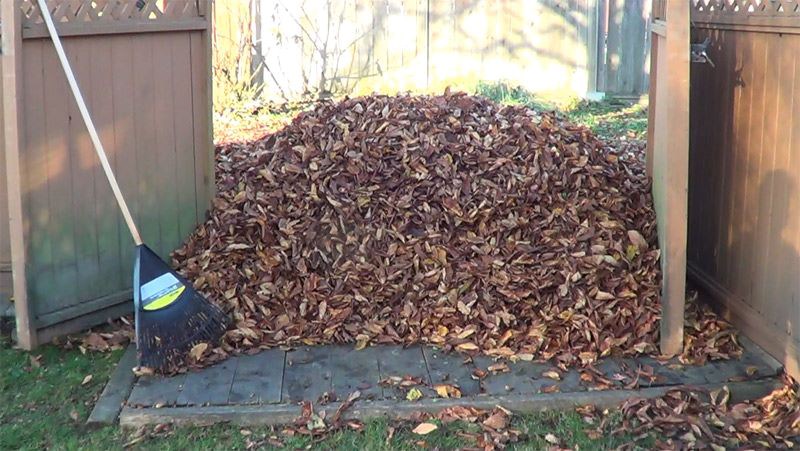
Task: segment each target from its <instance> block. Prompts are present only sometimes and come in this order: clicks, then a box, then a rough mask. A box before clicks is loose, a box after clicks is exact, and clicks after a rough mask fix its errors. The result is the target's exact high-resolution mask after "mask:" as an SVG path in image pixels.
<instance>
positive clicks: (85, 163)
mask: <svg viewBox="0 0 800 451" xmlns="http://www.w3.org/2000/svg"><path fill="white" fill-rule="evenodd" d="M70 43H71V44H73V46H72V48H71V49H70V50H71V52H70V54H69V55H70V56H69V58H70V60H71V61H70V62H71V64H72V65H73V71H74V73H75V77H76V79H77V80H78V85H79V86H80V89H81V92H82V94H83V97H84V99H85V101H86V103H87V108H89V114H92V115H93V116H94V117H97V116H98V112H96V111H95V109H94V108H93V106H94V105H93V102H92V100H93V98H95V97H99V93H98V95H97V96H96V95H94V91H95V89H92V88H93V87H94V86H97V85H96V84H94V83H93V80H92V59H93V57H92V55H93V53H94V52H93V49H92V46H91V38H88V39H87V38H83V37H82V38H76V39H74V40H71V41H70ZM98 57H99V55H98ZM100 83H101V80H98V84H100ZM68 95H69V98H70V107H69V117H70V121H69V132H68V133H69V141H70V146H69V150H68V152H69V153H70V158H69V161H70V172H71V179H72V193H71V195H70V201H71V209H72V211H73V212H74V215H75V216H74V218H75V219H74V221H75V222H74V234H75V235H74V240H75V271H76V277H77V280H76V282H75V285H76V289H77V290H76V291H77V292H76V297H77V299H93V298H96V297H97V293H98V288H99V287H98V285H97V282H98V281H99V280H101V279H103V278H104V275H103V274H101V271H100V264H99V260H98V259H99V257H98V255H97V237H98V234H97V222H96V217H95V207H94V206H95V205H96V204H97V198H96V196H95V175H96V173H95V168H96V167H97V166H98V164H99V161H98V159H97V156H96V154H95V151H94V148H93V147H92V142H91V138H90V137H89V132H88V130H87V128H86V124H84V122H83V119H82V118H81V114H80V111H79V110H78V105H77V103H75V101H74V99H73V98H72V93H71V92H68ZM68 302H69V303H72V302H75V300H74V299H70V300H68Z"/></svg>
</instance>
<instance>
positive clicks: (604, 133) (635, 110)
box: [0, 84, 652, 450]
mask: <svg viewBox="0 0 800 451" xmlns="http://www.w3.org/2000/svg"><path fill="white" fill-rule="evenodd" d="M477 92H478V93H479V94H481V95H485V96H487V97H490V98H492V99H494V100H496V101H498V102H503V103H509V104H524V105H527V106H530V107H532V108H535V109H540V110H551V109H558V110H559V111H561V112H562V113H563V114H564V115H565V116H566V117H568V118H569V119H570V120H572V121H574V122H576V123H578V124H582V125H586V126H588V127H590V128H592V129H593V130H594V131H595V132H596V133H597V134H598V135H600V136H601V137H603V138H605V139H618V138H620V137H625V138H626V139H632V138H635V139H642V138H643V137H644V135H645V130H646V123H647V120H646V108H645V107H643V106H641V105H639V104H633V103H626V102H618V101H604V102H599V103H588V102H579V101H568V102H566V103H564V102H561V103H555V102H552V101H550V100H547V99H540V98H538V97H536V96H533V95H531V94H530V93H528V92H526V91H524V90H521V89H516V88H509V87H508V86H506V85H502V84H492V85H486V84H482V85H480V86H479V87H478V90H477ZM295 113H296V111H293V110H289V111H280V112H277V113H274V114H267V116H268V117H269V120H268V121H266V123H267V124H268V125H267V127H268V128H269V129H274V128H278V127H280V126H281V124H284V123H287V122H288V120H290V119H291V117H293V116H294V114H295ZM237 120H238V119H228V122H225V125H231V124H234V123H235V122H236V121H237ZM261 120H262V119H258V121H261ZM258 121H257V122H258ZM261 124H262V126H263V124H264V122H261ZM231 126H233V125H231ZM218 128H220V129H222V128H223V127H218ZM39 356H40V357H39ZM120 356H121V351H114V352H108V353H90V352H89V353H86V354H82V353H81V352H80V351H79V350H77V349H70V350H66V349H61V348H58V347H55V346H43V347H41V348H40V349H38V350H37V351H36V352H34V353H32V354H30V353H27V352H23V351H20V350H16V349H13V348H12V347H11V345H10V342H9V339H8V337H0V450H5V449H44V448H48V449H98V450H106V449H119V448H122V447H123V446H125V445H126V444H130V445H131V446H132V447H134V448H141V449H158V450H173V449H174V450H184V449H244V448H247V447H248V445H259V446H258V447H265V448H272V447H275V445H277V444H279V443H282V444H283V445H284V446H283V447H284V448H286V449H303V448H323V449H358V450H382V449H399V450H403V449H408V450H411V449H419V448H420V447H421V446H422V443H420V441H424V442H425V446H426V447H427V448H437V447H438V448H439V449H454V448H459V447H465V446H475V443H474V442H472V441H470V440H468V439H465V438H464V434H465V433H475V432H479V431H480V427H479V426H477V425H475V424H469V423H461V422H456V423H451V424H447V425H440V427H439V429H437V430H436V431H434V432H432V433H430V434H428V435H426V436H418V435H415V434H413V433H412V432H411V429H413V427H414V426H415V425H414V424H412V423H406V424H401V423H395V422H389V421H388V420H373V421H369V422H367V423H366V424H365V426H364V430H363V431H358V432H356V431H352V430H347V431H339V432H335V433H333V434H330V435H328V436H326V437H325V438H324V439H323V440H322V441H312V440H311V439H310V438H308V437H287V436H284V435H283V434H281V432H280V430H273V429H269V428H255V429H248V430H245V431H242V429H241V428H239V427H236V426H231V425H220V426H215V427H210V428H184V429H177V430H169V431H167V432H163V431H162V432H154V431H153V430H152V429H151V430H150V431H128V432H122V431H120V430H119V428H118V427H105V428H100V429H89V428H87V427H86V426H85V422H86V419H87V417H88V415H89V413H90V412H91V409H92V406H93V404H94V401H95V400H96V398H97V396H99V394H100V392H101V391H102V389H103V386H104V385H105V383H106V382H107V380H108V377H109V375H110V372H111V371H112V370H113V368H114V366H115V364H116V362H117V361H118V360H119V358H120ZM89 375H91V376H92V377H91V380H89V381H88V382H87V383H85V384H83V381H84V380H85V379H86V378H87V376H89ZM298 413H299V409H298ZM616 426H618V422H617V421H615V420H614V417H613V415H612V416H611V417H610V421H609V422H608V424H607V425H606V427H605V428H604V431H603V432H604V433H602V434H598V433H597V431H596V428H597V426H596V425H590V424H587V423H586V422H585V421H584V419H583V417H582V416H581V415H579V414H578V413H576V412H562V413H559V412H551V413H543V414H535V415H518V416H515V417H514V418H513V420H512V427H513V428H515V429H518V430H520V431H521V432H522V433H523V435H522V440H521V441H520V442H519V443H516V444H513V445H511V448H512V449H547V448H548V447H550V446H552V445H551V444H550V443H548V442H547V441H546V440H545V436H547V434H553V435H554V436H555V437H557V438H558V439H559V440H560V441H561V442H560V443H559V445H560V446H562V447H569V448H573V449H582V450H587V449H612V448H616V447H617V446H619V445H621V444H623V443H628V442H630V441H631V440H632V438H631V437H627V436H624V435H611V434H610V433H609V432H610V431H611V430H614V429H615V428H616ZM391 428H394V433H393V436H392V438H391V439H390V440H388V439H387V437H388V436H389V432H390V430H391ZM271 437H275V438H274V439H272V440H270V438H271ZM643 440H644V441H642V442H641V443H640V447H641V448H642V449H648V448H651V447H652V441H651V440H652V439H651V438H645V439H643Z"/></svg>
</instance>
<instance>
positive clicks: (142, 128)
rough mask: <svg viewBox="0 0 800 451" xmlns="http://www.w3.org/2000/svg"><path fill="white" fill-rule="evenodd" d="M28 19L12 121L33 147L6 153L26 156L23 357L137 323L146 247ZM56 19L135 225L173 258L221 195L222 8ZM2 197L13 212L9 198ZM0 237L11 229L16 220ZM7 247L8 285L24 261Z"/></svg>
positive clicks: (122, 8) (147, 5)
mask: <svg viewBox="0 0 800 451" xmlns="http://www.w3.org/2000/svg"><path fill="white" fill-rule="evenodd" d="M15 5H16V7H17V8H18V9H16V10H14V11H13V12H14V13H15V14H16V15H17V16H16V17H14V18H13V20H9V19H8V18H7V16H6V17H3V24H4V26H5V25H6V24H7V23H12V24H13V22H14V21H18V22H17V23H20V24H21V25H20V34H21V39H20V40H19V44H18V48H17V49H16V52H15V53H16V54H17V56H16V57H13V56H12V55H11V53H12V52H8V53H9V54H8V55H5V56H4V58H3V65H4V66H3V67H4V68H6V67H7V65H8V64H11V65H18V66H19V74H20V76H18V77H14V78H13V80H14V81H13V82H12V83H11V86H12V87H15V89H16V95H17V97H18V98H20V99H21V101H20V105H21V108H18V109H12V110H9V107H8V106H6V108H5V109H4V112H5V113H6V114H8V112H9V111H13V112H14V114H16V115H17V117H18V121H19V136H20V139H19V142H18V143H17V142H13V141H12V142H10V141H8V140H4V143H3V144H4V152H3V153H4V154H5V153H8V152H18V155H19V161H20V168H19V174H10V173H7V172H8V171H7V170H6V168H4V167H2V166H0V174H2V175H3V182H4V183H5V181H6V177H8V179H9V180H12V183H17V184H18V186H19V187H20V192H21V203H22V215H23V227H20V228H17V229H16V230H14V229H12V230H11V231H10V239H12V240H14V239H16V240H24V255H22V254H20V256H19V257H20V258H18V260H19V262H18V263H15V264H14V265H13V269H14V271H15V273H16V272H17V271H19V275H20V276H21V278H22V281H21V283H20V284H18V287H21V289H22V291H21V292H20V290H17V292H16V293H15V298H16V299H17V301H18V302H17V305H16V307H17V309H25V311H26V312H27V313H28V314H29V316H30V318H31V324H30V325H29V326H28V327H22V328H18V329H21V330H20V334H27V335H29V337H28V338H29V339H26V340H23V341H24V343H23V344H24V345H26V346H33V345H35V344H36V342H37V341H46V340H48V339H49V338H50V337H53V336H55V335H58V334H60V333H65V332H71V331H73V330H78V329H81V328H84V327H86V326H88V325H91V324H92V323H96V322H102V321H104V320H105V318H106V317H107V316H109V315H113V314H119V313H120V312H124V311H126V310H127V311H130V310H131V309H132V303H131V293H130V289H131V280H132V263H133V250H134V246H133V242H132V240H131V238H130V236H129V234H128V231H127V228H126V227H125V224H124V222H123V220H122V218H121V216H120V213H119V209H118V207H117V205H116V202H115V200H114V197H113V195H112V192H111V189H110V187H109V185H108V182H107V180H106V178H105V175H104V173H103V171H102V168H101V166H100V164H99V160H98V158H97V156H96V154H95V151H94V148H93V147H92V144H91V140H90V138H89V135H88V132H87V130H86V127H85V125H84V123H83V121H82V120H81V118H80V114H79V111H78V108H77V104H76V103H75V101H74V99H73V98H72V95H71V93H70V91H69V89H68V86H67V82H66V78H65V76H64V73H63V71H62V69H61V66H60V64H59V62H58V59H57V56H56V53H55V50H54V48H53V45H52V43H51V41H50V39H49V37H47V35H46V33H45V32H44V27H43V24H42V19H41V15H40V14H39V11H38V9H37V8H36V7H35V2H31V1H28V0H16V4H15ZM49 5H50V7H51V11H52V12H53V14H54V16H55V21H56V24H57V25H56V26H57V28H58V29H59V31H60V33H61V34H62V40H63V43H64V47H65V51H66V53H67V56H68V58H69V59H70V62H71V64H72V66H73V70H74V72H75V76H76V78H77V80H78V83H79V85H80V86H81V90H82V92H83V94H84V98H85V100H86V103H87V106H88V108H89V111H90V114H91V115H92V117H93V119H94V121H95V125H96V127H97V129H98V133H99V135H100V138H101V140H102V141H103V143H104V146H105V148H106V152H107V153H108V157H109V160H110V163H111V165H112V167H113V168H114V170H115V173H116V175H117V178H118V181H119V183H120V187H121V190H122V192H123V194H124V195H125V197H126V200H127V201H128V203H129V206H130V209H131V212H132V214H133V216H134V219H135V220H136V222H137V224H138V225H139V226H140V228H141V231H142V234H143V238H144V239H145V242H147V243H148V245H149V246H150V247H152V248H153V249H154V250H155V251H156V252H157V253H159V254H160V255H161V256H162V257H165V258H168V256H169V253H170V252H171V251H172V250H174V249H175V248H177V247H178V246H179V245H180V244H181V242H182V241H183V240H184V239H185V238H186V237H187V236H188V234H190V233H191V232H192V231H193V230H194V229H195V227H196V226H197V224H198V223H200V222H202V221H204V220H205V217H206V213H207V210H208V209H209V207H210V203H211V199H212V197H213V195H214V175H213V164H212V163H213V145H212V141H211V98H210V95H211V93H210V82H209V80H210V59H209V55H210V33H211V29H210V9H209V6H210V3H209V2H206V1H202V2H198V1H195V0H170V1H163V0H146V1H142V2H139V1H137V0H122V1H109V0H101V1H77V0H71V1H66V0H64V1H62V0H53V1H49ZM4 11H5V13H6V14H8V13H9V11H8V10H4ZM11 29H12V30H13V28H11ZM6 30H7V29H6V28H5V27H4V31H6ZM4 42H5V41H4ZM7 72H11V71H10V70H9V71H7ZM8 75H10V74H8V73H6V76H8ZM4 94H5V93H4ZM0 193H2V199H3V201H5V200H6V199H7V198H8V195H7V194H6V190H5V187H4V188H3V189H2V191H0ZM0 207H3V208H5V202H3V203H0ZM0 224H2V225H3V227H6V225H7V224H8V213H7V212H6V211H4V210H0ZM8 236H9V231H8V228H7V227H6V228H2V227H0V271H2V270H3V269H5V267H4V266H3V264H4V263H5V262H7V261H10V260H11V259H10V258H9V251H8V250H7V249H8V241H9V239H8V238H6V237H8ZM0 282H3V284H2V285H0V288H2V289H3V291H5V277H2V276H0ZM0 293H2V291H0Z"/></svg>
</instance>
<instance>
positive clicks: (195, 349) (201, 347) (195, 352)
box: [189, 343, 208, 361]
mask: <svg viewBox="0 0 800 451" xmlns="http://www.w3.org/2000/svg"><path fill="white" fill-rule="evenodd" d="M206 349H208V343H198V344H196V345H194V346H192V349H191V350H190V351H189V355H190V356H191V357H192V359H194V360H195V361H199V360H200V359H201V358H202V357H203V353H205V352H206Z"/></svg>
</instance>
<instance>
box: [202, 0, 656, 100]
mask: <svg viewBox="0 0 800 451" xmlns="http://www.w3.org/2000/svg"><path fill="white" fill-rule="evenodd" d="M246 1H247V2H250V3H252V4H254V5H255V8H250V7H247V5H245V2H246ZM608 2H610V4H609V5H608V8H606V3H607V2H604V1H602V0H531V1H529V0H504V1H496V0H469V1H425V0H343V1H332V0H302V1H297V2H283V1H279V0H238V1H232V2H226V3H225V4H221V3H218V4H217V6H216V11H215V16H216V18H217V24H218V26H217V29H216V42H215V51H216V52H217V55H218V60H219V61H234V60H240V59H241V58H240V57H237V55H241V54H242V49H243V48H244V49H246V48H248V47H249V46H250V42H249V40H252V46H253V54H254V55H253V58H252V66H253V68H255V70H256V72H257V80H259V81H261V82H263V83H264V87H265V90H264V92H265V94H266V95H267V96H268V97H270V98H273V99H275V100H295V99H297V98H298V97H300V96H302V95H305V94H308V93H329V92H346V93H351V92H355V93H368V92H372V91H388V92H396V91H405V90H439V89H441V88H443V87H444V86H447V85H462V86H469V85H470V84H474V83H475V82H477V81H479V80H485V81H506V82H510V83H512V84H519V85H521V86H523V87H525V88H527V89H530V90H533V91H566V92H572V93H577V94H584V93H586V92H587V90H593V89H595V88H596V87H598V86H600V87H602V88H603V89H605V90H606V91H607V92H609V93H612V94H622V95H640V94H642V93H644V92H645V91H646V90H647V83H648V73H647V72H648V71H647V55H648V52H649V48H650V46H649V36H648V33H647V24H648V21H649V12H650V5H649V3H650V2H649V1H648V0H635V1H630V2H627V1H622V0H608ZM605 14H609V16H610V17H609V21H610V22H609V25H608V28H607V30H606V31H607V36H606V33H605V31H604V28H603V27H598V24H599V23H605V17H604V16H605ZM248 22H252V23H253V24H254V26H253V27H251V28H252V29H254V30H256V31H255V33H256V34H255V35H254V36H249V35H247V34H246V33H245V32H243V31H242V30H246V29H247V27H245V26H234V24H240V23H248ZM606 37H607V38H608V39H607V40H606ZM598 43H600V45H601V47H603V48H605V44H606V43H607V44H608V51H607V52H606V51H603V52H600V53H599V54H598Z"/></svg>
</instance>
